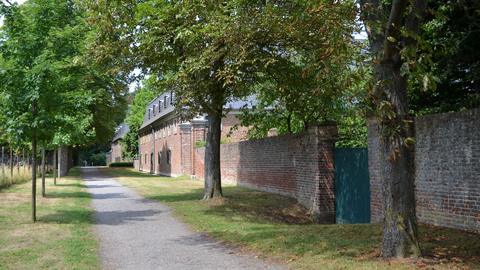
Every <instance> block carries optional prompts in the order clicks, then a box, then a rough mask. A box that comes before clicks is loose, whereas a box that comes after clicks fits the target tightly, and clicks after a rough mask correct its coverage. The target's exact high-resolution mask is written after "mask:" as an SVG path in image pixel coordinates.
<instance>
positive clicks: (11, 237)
mask: <svg viewBox="0 0 480 270" xmlns="http://www.w3.org/2000/svg"><path fill="white" fill-rule="evenodd" d="M73 173H74V174H76V175H78V171H73ZM58 183H59V184H58V185H57V186H54V185H53V179H51V178H47V188H46V190H47V197H45V198H42V197H41V194H40V191H38V194H37V198H38V202H37V206H38V210H37V211H38V212H37V213H38V222H37V223H35V224H33V223H32V222H31V217H30V214H31V213H30V211H31V208H30V207H31V205H30V195H31V194H30V188H31V185H30V182H28V183H24V184H18V185H14V186H11V187H9V188H6V189H3V190H1V191H0V269H98V268H99V260H98V257H97V241H96V239H95V237H94V235H93V233H92V231H91V224H92V213H93V212H92V210H91V209H90V200H91V199H90V197H89V196H78V194H86V193H85V192H86V190H85V186H84V185H83V184H82V181H81V180H80V179H79V177H72V176H69V177H65V178H62V179H61V180H59V181H58Z"/></svg>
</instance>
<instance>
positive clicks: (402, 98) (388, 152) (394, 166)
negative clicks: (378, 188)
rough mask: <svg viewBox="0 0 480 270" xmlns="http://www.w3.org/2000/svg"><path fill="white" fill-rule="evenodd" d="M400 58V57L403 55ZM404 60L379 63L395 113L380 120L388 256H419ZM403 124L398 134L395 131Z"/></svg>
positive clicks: (384, 252) (384, 246) (385, 252)
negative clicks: (393, 131) (387, 118)
mask: <svg viewBox="0 0 480 270" xmlns="http://www.w3.org/2000/svg"><path fill="white" fill-rule="evenodd" d="M396 59H400V58H399V56H398V58H396ZM400 66H401V63H399V62H391V61H386V62H383V63H381V64H380V65H379V66H378V69H377V72H376V76H377V77H378V80H379V81H382V82H384V84H383V87H384V88H385V89H384V91H385V93H386V95H385V98H384V101H387V102H389V103H390V104H391V106H392V110H393V111H394V112H395V115H396V116H395V117H394V119H392V120H386V119H383V120H382V121H381V123H380V129H381V134H382V139H381V145H380V147H381V148H380V149H381V155H382V157H381V160H382V161H383V166H382V168H383V171H382V176H383V177H382V178H383V183H382V187H383V196H384V197H383V199H384V213H385V217H384V224H383V239H382V256H383V257H384V258H392V257H397V258H405V257H418V256H419V255H420V247H419V243H418V233H417V218H416V212H415V183H414V182H415V171H414V170H415V168H414V157H415V156H414V151H413V150H414V146H413V144H411V143H410V144H409V143H408V140H406V139H407V138H413V137H414V125H413V121H411V118H409V116H408V102H407V80H406V78H405V77H404V76H402V75H401V72H400ZM395 127H400V129H399V131H398V133H397V134H393V135H392V134H391V131H392V130H393V129H394V128H395Z"/></svg>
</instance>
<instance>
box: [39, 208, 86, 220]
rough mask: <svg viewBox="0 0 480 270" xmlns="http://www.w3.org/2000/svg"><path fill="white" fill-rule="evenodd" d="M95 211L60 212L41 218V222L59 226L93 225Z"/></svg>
mask: <svg viewBox="0 0 480 270" xmlns="http://www.w3.org/2000/svg"><path fill="white" fill-rule="evenodd" d="M92 217H93V211H92V210H90V209H75V210H60V211H57V212H55V213H53V214H48V215H44V216H40V217H39V218H38V221H39V222H43V223H58V224H92V223H93V219H92Z"/></svg>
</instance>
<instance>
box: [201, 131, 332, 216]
mask: <svg viewBox="0 0 480 270" xmlns="http://www.w3.org/2000/svg"><path fill="white" fill-rule="evenodd" d="M335 136H336V128H334V127H331V126H320V127H314V128H311V129H310V130H309V131H307V132H305V133H303V134H300V135H286V136H276V137H269V138H265V139H261V140H254V141H242V142H238V143H231V144H224V145H222V146H221V172H222V181H226V182H236V183H237V184H239V185H241V186H247V187H250V188H255V189H259V190H263V191H267V192H273V193H278V194H282V195H287V196H290V197H294V198H296V199H297V200H298V201H299V202H300V203H301V204H303V205H304V206H306V207H308V208H310V210H311V212H312V214H313V216H314V218H315V219H317V220H318V221H319V222H327V223H332V222H334V221H335V209H334V205H335V193H334V174H333V152H334V151H333V150H334V142H335ZM195 153H196V159H195V171H196V177H198V178H200V179H203V178H204V171H203V167H204V166H203V165H204V155H205V150H204V148H199V149H196V151H195Z"/></svg>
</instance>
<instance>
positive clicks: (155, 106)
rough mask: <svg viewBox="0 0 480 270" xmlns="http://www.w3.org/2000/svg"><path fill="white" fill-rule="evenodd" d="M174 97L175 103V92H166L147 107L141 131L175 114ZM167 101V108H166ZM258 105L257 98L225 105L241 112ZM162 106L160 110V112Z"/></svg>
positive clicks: (239, 100)
mask: <svg viewBox="0 0 480 270" xmlns="http://www.w3.org/2000/svg"><path fill="white" fill-rule="evenodd" d="M172 95H173V101H174V100H175V95H174V94H173V92H166V93H163V94H161V95H160V96H158V97H156V98H155V99H154V100H152V101H151V102H150V103H149V104H148V105H147V107H146V108H145V114H144V117H143V124H142V126H141V127H140V129H139V130H142V129H144V128H145V127H148V126H149V125H151V124H153V123H154V122H156V121H157V120H159V119H161V118H163V117H165V116H167V115H169V114H171V113H173V112H174V111H175V105H174V102H173V101H172V99H171V96H172ZM165 101H166V106H165ZM255 103H256V98H255V97H248V98H245V99H238V100H235V101H231V102H228V103H227V104H225V106H224V108H225V109H230V110H240V109H243V108H252V106H253V105H254V104H255ZM159 106H160V110H159Z"/></svg>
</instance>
